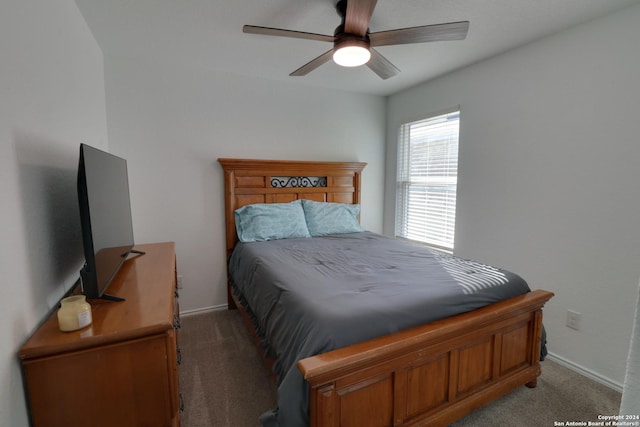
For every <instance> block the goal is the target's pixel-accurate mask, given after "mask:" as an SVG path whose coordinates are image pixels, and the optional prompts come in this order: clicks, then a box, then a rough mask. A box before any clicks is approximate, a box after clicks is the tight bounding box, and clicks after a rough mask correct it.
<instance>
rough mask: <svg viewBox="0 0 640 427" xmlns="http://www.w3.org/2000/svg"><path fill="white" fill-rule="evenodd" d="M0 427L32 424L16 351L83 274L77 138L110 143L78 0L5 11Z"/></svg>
mask: <svg viewBox="0 0 640 427" xmlns="http://www.w3.org/2000/svg"><path fill="white" fill-rule="evenodd" d="M0 58H2V65H1V66H0V196H1V198H2V203H0V228H1V230H2V232H1V235H2V239H0V266H1V268H0V271H2V284H1V285H0V324H1V325H2V328H0V384H1V386H0V426H11V427H20V426H27V425H28V416H27V411H26V404H25V397H24V393H23V385H22V374H21V371H20V367H19V362H18V356H17V353H18V351H19V349H20V347H21V346H22V344H23V343H24V341H25V340H26V339H27V337H28V336H29V335H30V334H31V333H32V332H33V330H34V329H35V328H36V326H37V325H38V324H39V322H40V321H41V320H42V319H43V318H44V317H45V315H46V314H47V313H48V312H49V311H50V310H51V309H52V308H53V307H54V306H55V304H56V303H57V301H58V300H59V299H60V298H61V297H62V296H63V295H64V293H65V291H66V290H68V289H69V288H70V287H71V286H72V285H73V284H74V282H75V281H76V280H77V278H78V271H79V269H80V267H81V265H82V262H83V256H82V244H81V241H80V223H79V217H78V201H77V200H78V199H77V192H76V171H77V162H78V149H79V145H80V142H87V143H90V144H92V145H95V146H98V147H106V145H107V125H106V112H105V93H104V73H103V64H102V53H101V51H100V49H99V48H98V45H97V43H96V42H95V40H94V38H93V36H92V35H91V32H90V31H89V29H88V27H87V25H86V23H85V21H84V19H83V17H82V16H81V14H80V12H79V11H78V8H77V6H76V4H75V3H74V2H73V1H72V0H60V1H55V2H51V1H48V0H30V1H24V0H8V1H5V2H3V4H2V13H0Z"/></svg>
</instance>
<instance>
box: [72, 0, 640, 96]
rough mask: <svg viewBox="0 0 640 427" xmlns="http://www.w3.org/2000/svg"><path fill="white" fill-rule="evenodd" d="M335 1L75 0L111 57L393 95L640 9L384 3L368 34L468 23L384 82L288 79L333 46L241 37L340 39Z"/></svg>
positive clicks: (560, 0) (393, 55)
mask: <svg viewBox="0 0 640 427" xmlns="http://www.w3.org/2000/svg"><path fill="white" fill-rule="evenodd" d="M336 2H337V0H76V3H77V4H78V6H79V8H80V10H81V12H82V14H83V15H84V17H85V19H86V21H87V23H88V24H89V27H90V28H91V30H92V32H93V34H94V36H95V37H96V39H97V41H98V43H99V44H100V46H101V48H102V50H103V52H104V54H105V55H106V56H121V57H127V58H138V59H140V60H143V61H150V62H151V63H157V64H158V65H161V64H163V63H167V62H171V63H180V64H183V65H186V66H188V67H206V68H207V69H210V70H212V71H217V72H229V73H235V74H242V75H246V76H254V77H259V78H265V79H271V80H279V81H287V82H290V83H291V84H299V85H312V86H318V87H325V88H332V89H337V90H348V91H353V92H359V93H366V94H374V95H390V94H393V93H396V92H398V91H400V90H403V89H406V88H409V87H411V86H413V85H416V84H418V83H421V82H424V81H427V80H430V79H432V78H434V77H437V76H439V75H442V74H445V73H447V72H449V71H452V70H455V69H458V68H461V67H464V66H467V65H469V64H472V63H474V62H478V61H480V60H483V59H485V58H488V57H491V56H494V55H496V54H499V53H502V52H505V51H507V50H509V49H513V48H514V47H516V46H520V45H523V44H525V43H529V42H531V41H533V40H536V39H539V38H541V37H545V36H547V35H549V34H553V33H555V32H557V31H560V30H562V29H565V28H568V27H571V26H574V25H576V24H579V23H582V22H585V21H588V20H591V19H593V18H595V17H598V16H601V15H604V14H606V13H608V12H611V11H613V10H616V9H619V8H622V7H625V6H628V5H631V4H635V3H638V2H640V0H378V5H377V6H376V9H375V11H374V14H373V18H372V19H371V24H370V31H371V32H377V31H385V30H391V29H396V28H406V27H413V26H419V25H430V24H438V23H443V22H452V21H470V22H471V24H470V28H469V34H468V36H467V38H466V39H465V40H462V41H448V42H437V43H421V44H411V45H402V46H401V45H398V46H384V47H379V48H377V49H378V50H379V52H380V53H382V54H383V55H384V56H385V57H386V58H387V59H389V60H390V61H391V62H392V63H393V64H394V65H395V66H396V67H398V68H399V69H400V70H401V72H400V73H399V74H398V75H396V76H394V77H392V78H390V79H388V80H382V79H380V78H379V77H378V76H376V75H375V74H374V73H373V72H372V71H371V70H370V69H368V68H367V67H364V66H363V67H357V68H342V67H339V66H338V65H336V64H334V63H333V62H332V61H330V62H328V63H326V64H324V65H322V66H321V67H320V68H318V69H316V70H315V71H313V72H311V73H310V74H308V75H307V76H304V77H289V73H291V72H292V71H294V70H295V69H297V68H298V67H300V66H301V65H303V64H305V63H307V62H308V61H310V60H311V59H313V58H315V57H316V56H318V55H320V54H322V53H324V52H325V51H327V50H329V49H330V48H331V47H332V46H331V44H330V43H325V42H318V41H311V40H300V39H290V38H282V37H268V36H259V35H253V34H244V33H243V32H242V26H243V25H244V24H250V25H258V26H265V27H275V28H284V29H290V30H298V31H306V32H312V33H320V34H329V35H331V34H333V31H334V29H335V27H336V26H338V24H339V23H340V17H339V16H338V14H337V13H336V11H335V3H336Z"/></svg>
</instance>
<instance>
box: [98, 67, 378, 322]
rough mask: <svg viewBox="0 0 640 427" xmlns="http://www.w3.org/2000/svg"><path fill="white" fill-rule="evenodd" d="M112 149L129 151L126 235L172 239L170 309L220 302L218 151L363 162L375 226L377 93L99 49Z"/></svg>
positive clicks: (366, 218) (368, 216) (365, 194)
mask: <svg viewBox="0 0 640 427" xmlns="http://www.w3.org/2000/svg"><path fill="white" fill-rule="evenodd" d="M105 63H106V66H105V78H106V88H107V116H108V118H109V142H110V144H109V145H110V148H111V152H113V153H115V154H117V155H120V156H122V157H124V158H126V159H127V162H128V168H129V180H130V187H131V199H132V200H131V203H132V211H133V223H134V224H133V225H134V234H135V239H136V242H138V243H144V242H156V241H166V240H171V241H175V242H176V248H177V249H176V250H177V261H178V270H179V274H181V275H183V282H184V289H183V291H182V292H181V297H180V309H181V310H182V311H183V312H185V311H192V310H197V309H201V308H207V307H213V306H219V305H223V304H226V265H225V245H224V241H225V239H224V216H223V214H224V212H223V206H224V198H223V174H222V169H221V167H220V165H219V164H218V162H217V159H218V158H220V157H237V158H265V159H294V160H337V161H346V160H349V161H364V162H367V163H368V165H367V167H366V168H365V169H364V172H363V188H362V216H361V220H362V223H363V225H364V226H365V227H366V228H368V229H370V230H373V231H381V230H382V209H383V194H382V191H381V189H382V188H383V185H384V151H385V148H384V144H385V138H384V135H385V131H384V129H385V99H384V98H382V97H376V96H368V95H357V94H352V93H345V92H339V91H329V90H323V89H316V88H304V87H300V86H297V85H287V84H286V83H279V82H271V81H266V80H261V79H252V78H246V77H242V76H237V75H230V74H222V73H217V72H214V71H211V70H205V69H192V68H189V67H188V66H184V65H180V64H171V63H162V64H156V63H149V62H144V61H142V60H127V59H124V58H120V57H110V56H108V55H105Z"/></svg>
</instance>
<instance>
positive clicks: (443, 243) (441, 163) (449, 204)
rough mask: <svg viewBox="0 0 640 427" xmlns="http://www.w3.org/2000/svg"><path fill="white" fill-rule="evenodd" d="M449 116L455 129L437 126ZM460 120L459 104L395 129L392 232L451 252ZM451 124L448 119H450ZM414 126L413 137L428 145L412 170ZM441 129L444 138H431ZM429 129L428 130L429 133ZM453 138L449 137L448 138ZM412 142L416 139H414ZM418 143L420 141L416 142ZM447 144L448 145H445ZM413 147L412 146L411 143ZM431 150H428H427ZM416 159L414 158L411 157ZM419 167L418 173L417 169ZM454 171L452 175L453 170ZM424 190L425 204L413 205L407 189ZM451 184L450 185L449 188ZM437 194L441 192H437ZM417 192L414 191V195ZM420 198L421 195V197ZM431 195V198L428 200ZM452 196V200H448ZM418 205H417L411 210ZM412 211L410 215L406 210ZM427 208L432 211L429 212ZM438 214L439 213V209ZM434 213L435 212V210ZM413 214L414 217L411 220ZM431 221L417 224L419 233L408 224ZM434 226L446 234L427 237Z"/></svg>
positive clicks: (445, 121)
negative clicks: (416, 208)
mask: <svg viewBox="0 0 640 427" xmlns="http://www.w3.org/2000/svg"><path fill="white" fill-rule="evenodd" d="M451 116H456V117H455V122H456V124H455V132H453V131H451V129H447V128H446V127H440V128H437V127H436V126H442V124H443V123H444V124H445V126H447V125H446V123H447V119H448V118H450V117H451ZM460 119H461V109H460V106H456V107H452V108H450V109H447V110H442V111H439V112H436V113H432V114H429V115H428V116H426V117H423V118H420V119H417V120H411V121H407V122H405V123H402V124H401V125H400V126H399V128H398V139H397V152H396V154H397V170H396V202H395V223H394V235H395V237H396V238H399V239H406V240H411V241H413V242H416V243H419V244H423V245H427V246H429V247H432V248H435V249H439V250H443V251H446V252H449V253H453V250H454V247H455V222H456V205H457V187H458V180H457V177H458V171H459V147H460ZM449 123H451V121H449ZM412 127H413V128H414V133H415V132H417V131H418V130H419V129H420V128H422V129H421V130H422V132H424V134H422V136H420V137H416V139H418V140H420V139H423V140H424V141H422V142H425V143H426V144H429V145H427V147H421V148H422V150H423V152H422V153H419V154H418V156H419V158H418V161H417V162H416V163H414V164H413V169H414V171H413V172H412V166H411V156H412V154H414V155H415V152H414V153H412V150H411V147H412V146H411V141H412V138H411V136H412V135H411V130H412ZM434 130H438V131H444V133H443V134H442V135H443V136H444V137H441V138H437V139H432V140H431V141H429V139H430V137H431V138H433V136H434V135H433V131H434ZM430 132H431V133H430ZM452 137H454V138H453V140H451V138H452ZM414 143H415V140H414ZM418 143H419V142H418ZM447 144H449V145H447ZM414 147H415V146H414ZM430 149H431V151H432V152H431V153H430V152H429V150H430ZM438 149H439V150H441V151H442V152H446V154H445V155H438ZM451 150H453V151H454V152H455V156H453V155H452V152H451ZM453 157H455V168H452V165H453V163H452V161H453ZM414 160H415V159H414ZM416 170H419V172H416ZM432 170H435V171H439V172H440V174H438V173H433V172H431V171H432ZM454 170H455V174H453V175H452V172H453V171H454ZM412 186H413V190H414V191H416V190H418V191H423V192H424V198H425V201H424V206H420V203H421V202H420V200H419V198H418V199H417V200H418V201H417V202H416V203H414V204H413V206H412V207H410V206H409V204H410V197H411V194H410V191H411V190H412ZM451 187H453V188H451ZM438 193H440V195H438ZM416 196H417V194H415V193H414V197H416ZM420 197H421V196H420ZM429 198H431V200H429ZM451 198H453V201H451ZM416 205H417V207H418V208H420V209H422V210H420V209H418V210H415V209H412V208H415V207H416ZM410 210H412V211H413V214H411V213H410V212H409V211H410ZM428 210H430V211H431V212H428ZM441 210H442V212H441V213H438V212H439V211H441ZM434 212H435V213H434ZM410 216H413V217H414V218H413V219H410ZM429 218H431V219H432V220H433V219H434V218H435V219H436V221H435V223H436V224H437V225H436V226H433V227H432V226H430V225H429V224H434V222H429V223H427V221H425V222H424V224H421V226H420V227H418V228H419V229H420V230H421V232H422V235H419V234H421V233H419V232H417V229H415V230H414V231H411V230H408V228H409V227H410V224H409V222H410V221H414V222H416V221H417V222H420V221H423V220H428V219H429ZM430 228H431V229H435V230H438V229H439V230H438V232H439V233H440V234H441V235H442V236H445V237H443V238H441V239H439V238H433V236H431V237H429V236H428V234H429V231H427V230H428V229H430Z"/></svg>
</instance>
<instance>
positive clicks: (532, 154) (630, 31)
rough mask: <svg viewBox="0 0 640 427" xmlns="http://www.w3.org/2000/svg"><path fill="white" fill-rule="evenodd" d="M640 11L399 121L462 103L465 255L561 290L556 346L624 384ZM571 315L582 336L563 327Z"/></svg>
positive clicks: (638, 241) (574, 36)
mask: <svg viewBox="0 0 640 427" xmlns="http://www.w3.org/2000/svg"><path fill="white" fill-rule="evenodd" d="M639 22H640V6H633V7H631V8H628V9H626V10H622V11H620V12H618V13H615V14H612V15H609V16H606V17H603V18H600V19H597V20H595V21H592V22H590V23H587V24H584V25H581V26H578V27H575V28H573V29H570V30H567V31H565V32H562V33H560V34H557V35H555V36H552V37H548V38H545V39H543V40H540V41H538V42H535V43H532V44H530V45H527V46H524V47H522V48H519V49H516V50H513V51H511V52H508V53H506V54H503V55H500V56H498V57H495V58H492V59H489V60H487V61H484V62H482V63H479V64H476V65H474V66H471V67H468V68H466V69H463V70H460V71H458V72H455V73H451V74H449V75H447V76H445V77H442V78H439V79H437V80H435V81H432V82H430V83H426V84H423V85H420V86H418V87H416V88H413V89H411V90H407V91H404V92H402V93H399V94H396V95H393V96H391V97H390V99H389V104H388V115H387V120H388V121H387V124H388V128H387V140H388V148H387V179H386V193H385V194H386V199H385V227H384V229H385V231H386V232H387V233H392V232H393V221H394V218H393V203H394V196H393V194H394V193H393V185H394V184H393V179H394V176H395V170H396V166H395V161H396V154H395V147H396V146H395V139H396V132H397V129H398V126H399V125H400V124H401V123H402V122H405V121H409V120H412V119H415V118H420V117H424V116H426V115H428V114H430V113H432V112H437V111H440V110H442V109H444V108H448V107H451V106H455V105H460V106H461V130H460V138H461V139H460V164H459V172H460V175H459V193H458V205H457V229H456V239H455V248H456V253H457V254H458V255H460V256H463V257H470V258H476V259H480V260H482V261H486V262H489V263H493V264H496V265H499V266H503V267H506V268H508V269H510V270H513V271H515V272H517V273H520V274H521V275H522V276H523V277H524V278H525V279H527V280H528V282H529V283H530V285H531V287H532V288H543V289H547V290H551V291H553V292H555V294H556V296H555V297H554V298H553V299H552V300H551V302H550V303H549V304H548V305H547V306H546V308H545V312H544V315H545V320H544V323H545V326H546V328H547V330H548V334H549V350H550V352H552V353H554V354H555V355H556V356H558V357H559V358H562V359H566V360H567V361H570V362H569V363H570V364H572V365H573V366H574V367H576V368H584V369H585V370H587V371H590V372H591V373H592V374H594V375H595V376H597V377H599V378H600V379H601V380H602V381H603V382H605V383H609V384H613V385H615V386H617V387H620V384H621V383H622V380H623V378H624V372H625V360H626V355H627V350H628V348H629V337H630V333H631V325H632V320H633V312H634V311H633V310H634V301H635V292H636V290H637V280H638V275H639V274H640V264H638V260H639V259H640V226H639V224H640V197H638V195H639V194H640V193H639V190H638V188H639V187H638V185H639V184H640V168H639V165H640V143H639V138H640V136H639V135H640V120H639V119H638V117H639V113H640V84H639V83H638V76H640V56H639V55H638V40H640V26H639V25H638V23H639ZM567 309H572V310H575V311H578V312H580V313H581V314H582V329H581V330H580V331H574V330H571V329H568V328H567V327H565V326H564V323H565V316H566V311H567Z"/></svg>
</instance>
